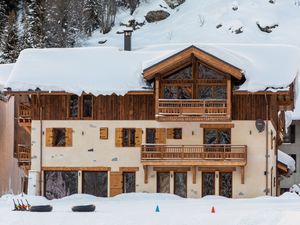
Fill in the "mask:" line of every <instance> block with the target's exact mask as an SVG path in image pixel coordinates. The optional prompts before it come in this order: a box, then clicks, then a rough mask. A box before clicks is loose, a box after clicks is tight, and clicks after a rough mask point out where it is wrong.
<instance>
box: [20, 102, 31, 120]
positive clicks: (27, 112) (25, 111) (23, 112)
mask: <svg viewBox="0 0 300 225" xmlns="http://www.w3.org/2000/svg"><path fill="white" fill-rule="evenodd" d="M18 112H19V114H18V116H19V117H21V118H31V108H30V106H29V105H26V104H20V105H19V111H18Z"/></svg>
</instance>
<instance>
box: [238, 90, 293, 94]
mask: <svg viewBox="0 0 300 225" xmlns="http://www.w3.org/2000/svg"><path fill="white" fill-rule="evenodd" d="M232 94H233V95H265V94H267V95H289V91H276V92H272V91H257V92H250V91H233V92H232Z"/></svg>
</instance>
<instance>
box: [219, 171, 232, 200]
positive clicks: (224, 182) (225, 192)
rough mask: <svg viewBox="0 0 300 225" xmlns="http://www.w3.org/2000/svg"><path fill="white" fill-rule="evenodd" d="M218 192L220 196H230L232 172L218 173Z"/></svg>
mask: <svg viewBox="0 0 300 225" xmlns="http://www.w3.org/2000/svg"><path fill="white" fill-rule="evenodd" d="M219 179H220V180H219V193H220V195H221V196H224V197H227V198H232V173H231V172H220V173H219Z"/></svg>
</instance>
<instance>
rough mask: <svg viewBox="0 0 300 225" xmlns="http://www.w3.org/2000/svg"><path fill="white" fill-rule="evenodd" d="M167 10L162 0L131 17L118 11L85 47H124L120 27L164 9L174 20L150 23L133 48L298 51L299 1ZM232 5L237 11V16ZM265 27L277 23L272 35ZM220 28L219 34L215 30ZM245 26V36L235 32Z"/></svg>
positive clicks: (189, 3) (215, 2)
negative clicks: (259, 46)
mask: <svg viewBox="0 0 300 225" xmlns="http://www.w3.org/2000/svg"><path fill="white" fill-rule="evenodd" d="M159 5H162V6H164V7H167V4H166V3H165V2H164V1H163V0H151V1H146V2H145V1H143V2H142V3H141V5H140V6H139V7H138V9H137V10H136V11H135V12H134V14H133V15H132V16H130V15H129V11H120V12H119V13H118V14H117V17H116V23H115V24H116V26H115V27H114V28H113V29H112V31H111V32H110V33H108V34H106V35H103V34H100V32H99V31H95V32H94V34H93V36H92V37H91V38H90V39H89V40H87V41H86V42H85V44H84V45H85V46H99V44H98V41H99V40H107V42H106V43H105V44H104V45H108V46H117V47H120V48H122V47H123V35H122V34H116V32H117V31H119V30H122V29H123V28H122V27H120V26H119V24H120V22H123V23H126V22H127V21H128V20H130V19H133V18H134V19H136V20H138V21H140V22H141V21H144V16H145V15H146V14H147V12H148V11H150V10H158V9H162V10H166V11H168V12H169V13H170V14H171V15H170V16H169V17H168V18H167V19H166V20H163V21H160V22H157V23H147V22H146V25H145V26H143V27H141V29H139V30H136V31H134V33H133V48H141V47H144V46H147V45H153V44H155V45H156V44H165V43H182V42H184V43H195V42H196V43H207V42H209V43H268V44H270V43H279V44H292V45H296V46H299V47H300V38H299V31H300V1H299V0H276V1H275V4H271V3H269V1H268V0H239V1H233V0H230V1H228V0H227V1H224V0H209V1H207V0H186V2H185V3H183V4H182V5H180V6H179V7H178V8H175V9H170V8H168V7H167V9H164V8H162V7H160V6H159ZM233 5H237V6H238V9H237V10H236V11H234V10H233V9H232V7H233ZM257 22H259V24H260V25H261V26H267V25H268V26H272V25H274V24H278V25H279V26H278V27H276V28H275V29H274V30H273V32H272V33H264V32H261V31H260V30H259V29H258V27H257V25H256V23H257ZM219 24H222V27H221V28H219V29H217V28H216V26H217V25H219ZM240 27H242V30H243V33H241V34H235V33H234V32H233V30H235V29H238V28H240Z"/></svg>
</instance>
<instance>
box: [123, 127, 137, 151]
mask: <svg viewBox="0 0 300 225" xmlns="http://www.w3.org/2000/svg"><path fill="white" fill-rule="evenodd" d="M123 146H124V147H132V146H135V129H134V128H124V129H123Z"/></svg>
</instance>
